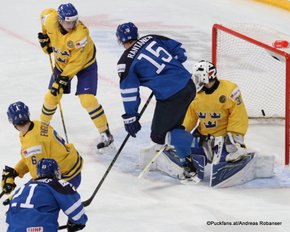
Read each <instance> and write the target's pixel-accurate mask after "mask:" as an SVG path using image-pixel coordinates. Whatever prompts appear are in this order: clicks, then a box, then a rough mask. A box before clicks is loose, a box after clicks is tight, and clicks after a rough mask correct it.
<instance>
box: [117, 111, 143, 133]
mask: <svg viewBox="0 0 290 232" xmlns="http://www.w3.org/2000/svg"><path fill="white" fill-rule="evenodd" d="M122 118H123V120H124V125H125V130H126V131H127V132H128V134H129V135H131V136H132V137H134V138H136V134H137V132H138V131H139V130H141V124H140V123H139V117H138V115H135V116H134V115H133V116H132V115H128V114H123V115H122Z"/></svg>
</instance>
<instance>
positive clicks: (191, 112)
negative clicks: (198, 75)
mask: <svg viewBox="0 0 290 232" xmlns="http://www.w3.org/2000/svg"><path fill="white" fill-rule="evenodd" d="M198 119H199V120H200V123H199V125H198V131H199V132H200V133H201V134H202V135H213V136H215V137H217V136H225V135H226V133H227V132H232V133H234V134H241V135H245V134H246V132H247V129H248V114H247V111H246V108H245V105H244V103H243V100H242V95H241V91H240V89H239V88H238V86H237V85H236V84H234V83H232V82H230V81H227V80H220V83H219V86H218V88H217V89H216V90H215V91H214V92H213V93H211V94H206V93H205V92H204V91H200V92H199V93H197V95H196V97H195V99H194V100H193V101H192V102H191V104H190V106H189V108H188V110H187V113H186V116H185V119H184V122H183V125H184V126H185V128H186V130H187V131H191V130H192V129H193V128H194V127H195V126H196V124H197V122H198Z"/></svg>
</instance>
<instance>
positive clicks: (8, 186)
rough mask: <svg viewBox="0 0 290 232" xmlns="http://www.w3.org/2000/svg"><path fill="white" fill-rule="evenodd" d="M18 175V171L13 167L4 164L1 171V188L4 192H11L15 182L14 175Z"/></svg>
mask: <svg viewBox="0 0 290 232" xmlns="http://www.w3.org/2000/svg"><path fill="white" fill-rule="evenodd" d="M17 176H18V173H17V172H16V171H15V169H14V168H11V167H8V166H5V168H4V169H3V172H2V182H1V186H2V190H3V192H4V193H5V194H9V193H11V192H12V191H13V190H14V189H15V187H16V184H15V183H14V179H15V177H17Z"/></svg>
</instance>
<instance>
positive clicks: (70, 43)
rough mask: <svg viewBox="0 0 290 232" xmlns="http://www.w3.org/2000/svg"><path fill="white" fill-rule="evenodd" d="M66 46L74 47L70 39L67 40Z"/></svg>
mask: <svg viewBox="0 0 290 232" xmlns="http://www.w3.org/2000/svg"><path fill="white" fill-rule="evenodd" d="M67 46H68V48H73V47H74V43H73V41H71V40H69V41H67Z"/></svg>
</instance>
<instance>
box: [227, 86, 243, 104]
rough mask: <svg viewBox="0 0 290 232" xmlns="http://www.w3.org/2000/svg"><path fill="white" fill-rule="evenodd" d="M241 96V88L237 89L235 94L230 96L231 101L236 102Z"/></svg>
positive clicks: (234, 91)
mask: <svg viewBox="0 0 290 232" xmlns="http://www.w3.org/2000/svg"><path fill="white" fill-rule="evenodd" d="M240 95H241V91H240V89H239V87H236V88H235V89H234V90H233V92H232V93H231V94H230V99H231V100H232V101H235V100H236V99H237V98H238V97H239V96H240Z"/></svg>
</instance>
